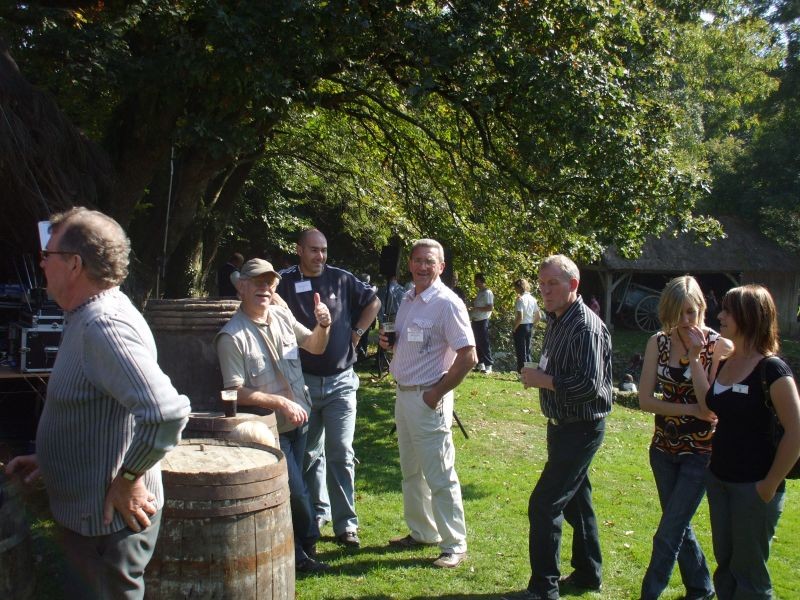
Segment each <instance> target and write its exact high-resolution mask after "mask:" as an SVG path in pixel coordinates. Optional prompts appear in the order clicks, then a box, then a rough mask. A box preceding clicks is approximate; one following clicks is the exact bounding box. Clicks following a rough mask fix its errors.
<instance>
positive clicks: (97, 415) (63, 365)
mask: <svg viewBox="0 0 800 600" xmlns="http://www.w3.org/2000/svg"><path fill="white" fill-rule="evenodd" d="M188 414H189V399H188V398H187V397H186V396H182V395H180V394H178V392H177V391H176V390H175V388H174V387H173V386H172V384H171V382H170V380H169V377H167V376H166V375H165V374H164V373H163V372H162V371H161V369H160V368H159V366H158V364H157V363H156V346H155V342H154V340H153V335H152V333H151V332H150V328H149V327H148V326H147V323H146V322H145V320H144V318H143V317H142V315H141V314H140V313H139V312H138V311H137V310H136V309H135V308H134V306H133V304H132V303H131V302H130V300H129V299H128V297H127V296H126V295H125V294H123V293H122V292H121V291H120V290H119V288H112V289H109V290H106V291H104V292H102V293H100V294H98V295H97V296H94V297H92V298H90V299H89V300H88V301H86V302H85V303H84V304H82V305H81V306H79V307H78V308H76V309H75V310H73V311H70V312H68V313H67V314H66V315H65V322H64V333H63V337H62V339H61V344H60V347H59V351H58V355H57V357H56V362H55V365H54V366H53V372H52V374H51V375H50V381H49V383H48V386H47V401H46V402H45V406H44V411H43V412H42V416H41V419H40V420H39V428H38V430H37V433H36V451H37V455H38V458H39V465H40V468H41V473H42V477H43V479H44V482H45V485H46V487H47V491H48V495H49V497H50V508H51V510H52V513H53V517H54V518H55V520H56V521H57V522H58V523H60V524H61V525H63V526H64V527H66V528H68V529H71V530H73V531H76V532H78V533H80V534H81V535H85V536H97V535H105V534H108V533H113V532H115V531H119V530H121V529H123V528H125V527H126V525H125V522H124V521H123V520H122V517H121V516H120V515H119V514H118V513H115V514H114V519H113V521H112V523H111V525H109V526H105V525H104V524H103V502H104V500H105V496H106V490H107V488H108V486H109V484H110V483H111V480H112V479H113V478H114V477H115V476H116V474H117V472H118V471H120V470H121V469H125V470H129V471H133V472H134V473H145V475H144V482H145V485H146V486H147V489H148V490H150V491H151V492H152V493H153V494H154V495H155V496H156V503H157V507H158V508H159V509H160V508H161V507H162V506H163V503H164V492H163V488H162V485H161V471H160V469H159V465H158V462H159V461H160V460H161V458H163V456H164V455H165V454H166V453H167V452H168V451H169V450H170V449H172V447H173V446H175V445H176V444H177V443H178V441H179V440H180V432H181V431H182V430H183V427H184V426H185V425H186V422H187V420H188Z"/></svg>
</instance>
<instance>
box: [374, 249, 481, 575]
mask: <svg viewBox="0 0 800 600" xmlns="http://www.w3.org/2000/svg"><path fill="white" fill-rule="evenodd" d="M408 269H409V271H410V272H411V275H412V277H413V280H414V287H413V288H412V289H411V290H409V291H408V292H407V293H406V295H405V296H404V297H403V301H402V302H401V303H400V309H399V310H398V312H397V318H396V320H395V331H396V334H395V342H394V346H390V345H389V343H388V339H387V337H386V335H385V334H383V333H381V337H380V345H381V347H382V348H383V349H384V350H393V351H394V357H393V358H392V362H391V364H390V366H389V370H390V371H391V373H392V375H394V378H395V381H396V382H397V401H396V403H395V422H396V423H397V438H398V445H399V447H400V469H401V471H402V474H403V507H404V516H405V520H406V523H407V524H408V527H409V529H410V530H411V531H410V533H409V534H408V535H406V536H403V537H399V538H395V539H393V540H391V541H390V542H389V543H390V545H392V546H398V547H401V548H415V547H419V546H423V545H434V544H438V545H439V548H440V550H441V553H440V554H439V557H438V558H437V559H436V560H435V561H434V562H433V564H434V566H436V567H442V568H452V567H457V566H458V565H459V564H461V562H462V561H463V560H464V559H465V558H466V556H467V529H466V524H465V520H464V506H463V503H462V500H461V484H460V483H459V481H458V475H456V471H455V447H454V446H453V437H452V434H451V432H450V427H451V426H452V424H453V389H454V388H455V387H456V386H457V385H458V384H459V383H461V381H462V380H463V379H464V377H465V376H466V375H467V373H469V372H470V371H471V370H472V368H473V367H474V366H475V365H476V364H477V362H478V359H477V356H476V354H475V337H474V335H473V333H472V328H471V327H470V322H469V315H468V313H467V308H466V306H465V305H464V302H463V301H462V300H461V299H460V298H459V297H458V296H456V295H455V293H453V291H452V290H450V288H448V287H447V286H445V285H444V284H443V283H442V281H441V280H440V279H439V276H440V275H441V274H442V271H444V249H443V248H442V245H441V244H440V243H439V242H437V241H436V240H431V239H421V240H417V241H416V242H414V245H413V246H412V248H411V258H410V260H409V262H408Z"/></svg>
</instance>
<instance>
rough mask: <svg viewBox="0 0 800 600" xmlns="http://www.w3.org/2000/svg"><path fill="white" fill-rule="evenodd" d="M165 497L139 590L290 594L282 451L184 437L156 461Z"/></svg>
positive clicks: (148, 593)
mask: <svg viewBox="0 0 800 600" xmlns="http://www.w3.org/2000/svg"><path fill="white" fill-rule="evenodd" d="M161 472H162V477H163V479H164V495H165V496H166V498H167V499H166V504H165V506H164V509H163V515H162V521H161V531H160V533H159V536H158V542H157V544H156V549H155V554H154V556H153V559H152V560H151V561H150V564H149V565H148V567H147V571H146V572H145V597H146V598H149V599H156V598H158V599H163V600H171V599H173V598H193V599H195V598H196V599H202V598H208V599H210V598H225V599H230V600H240V599H253V600H256V599H259V600H261V599H265V600H268V599H284V600H293V599H294V593H295V582H294V539H293V533H292V517H291V512H290V508H289V485H288V481H289V478H288V474H287V471H286V460H285V458H284V456H283V453H281V451H280V450H278V449H275V448H270V447H269V446H261V445H258V444H238V445H237V444H234V443H233V442H229V441H226V440H219V439H186V440H183V441H182V442H181V443H180V445H179V446H178V447H177V448H176V449H175V450H173V451H172V452H170V453H169V454H167V456H166V457H165V458H164V459H163V460H162V462H161Z"/></svg>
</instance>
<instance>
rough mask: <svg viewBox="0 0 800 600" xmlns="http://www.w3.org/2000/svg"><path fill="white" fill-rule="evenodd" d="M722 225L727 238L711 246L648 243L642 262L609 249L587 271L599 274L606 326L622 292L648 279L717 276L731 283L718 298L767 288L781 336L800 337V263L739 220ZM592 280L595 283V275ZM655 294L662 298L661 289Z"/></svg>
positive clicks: (665, 240)
mask: <svg viewBox="0 0 800 600" xmlns="http://www.w3.org/2000/svg"><path fill="white" fill-rule="evenodd" d="M718 219H719V221H720V222H721V223H722V226H723V229H724V230H725V234H726V237H725V238H724V239H720V240H717V241H715V242H713V243H712V244H711V245H710V246H705V245H703V244H702V243H699V242H697V241H695V240H694V238H693V237H692V236H691V235H689V234H686V233H680V234H678V235H677V237H673V236H672V235H671V234H670V233H666V234H664V235H663V236H662V237H660V238H650V239H648V240H647V242H646V243H645V245H644V247H643V248H642V253H641V255H640V256H639V258H637V259H634V260H628V259H625V258H623V257H621V256H620V255H619V254H618V253H617V251H616V249H615V248H614V247H609V248H607V249H606V251H605V252H604V253H603V256H602V258H601V259H600V261H599V262H598V263H595V264H591V265H582V270H583V271H584V272H585V273H586V272H587V271H589V272H594V273H596V275H597V278H598V279H599V288H600V290H601V295H602V297H603V298H604V299H605V301H604V302H603V303H602V306H603V311H604V314H603V318H604V320H605V322H606V323H611V321H612V315H613V314H614V311H615V310H616V309H617V308H618V306H619V290H620V289H621V288H620V286H623V285H629V284H630V282H631V281H641V280H642V279H643V278H647V277H648V276H654V275H659V276H663V277H664V278H668V277H674V276H677V275H683V274H690V275H695V276H697V277H698V278H702V277H710V276H716V281H718V282H724V283H725V285H724V286H723V287H724V289H717V290H716V291H717V292H718V294H719V293H722V292H724V291H725V290H727V289H729V288H731V287H734V286H737V285H741V284H745V283H759V284H761V285H763V286H765V287H767V288H768V289H769V290H770V292H771V293H772V296H773V298H774V299H775V304H776V307H777V309H778V322H779V325H780V330H781V335H784V336H797V335H798V334H800V323H799V322H798V321H797V309H798V299H799V298H798V295H799V294H800V257H798V256H796V255H794V254H792V253H790V252H787V251H786V250H784V249H783V248H781V247H780V246H779V245H778V244H776V243H775V242H774V241H772V240H771V239H769V238H767V237H766V236H764V235H763V234H762V233H760V232H759V231H756V230H754V229H753V228H752V227H750V226H749V225H748V224H747V223H745V222H744V221H742V220H741V219H739V218H737V217H731V216H726V217H718ZM586 274H587V275H589V276H590V277H591V275H590V273H586ZM581 285H582V286H583V282H582V283H581ZM636 285H638V284H636ZM715 287H719V285H718V286H715ZM645 289H646V288H645ZM655 291H656V292H660V287H659V288H658V289H657V290H655Z"/></svg>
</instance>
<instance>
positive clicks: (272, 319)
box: [215, 258, 331, 573]
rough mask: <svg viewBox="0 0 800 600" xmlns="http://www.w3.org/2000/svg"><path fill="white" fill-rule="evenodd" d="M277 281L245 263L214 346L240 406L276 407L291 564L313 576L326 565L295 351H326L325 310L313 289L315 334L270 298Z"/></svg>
mask: <svg viewBox="0 0 800 600" xmlns="http://www.w3.org/2000/svg"><path fill="white" fill-rule="evenodd" d="M278 279H280V276H279V275H278V273H277V272H276V271H275V269H274V268H273V267H272V263H270V262H268V261H266V260H262V259H260V258H253V259H251V260H248V261H247V262H246V263H245V264H244V266H243V267H242V272H241V274H240V275H239V281H238V282H237V283H236V287H237V290H238V293H239V297H240V298H241V299H242V303H241V304H240V305H239V310H237V311H236V313H235V314H234V315H233V317H231V319H230V321H228V323H227V324H226V325H225V326H224V327H223V328H222V330H221V331H220V332H219V333H218V334H217V337H216V339H215V345H216V349H217V356H218V358H219V365H220V369H221V371H222V382H223V385H224V386H225V388H226V389H235V390H238V395H237V401H238V403H239V405H241V406H247V407H252V408H253V411H254V412H256V413H257V414H265V411H266V410H272V411H275V415H276V417H277V421H278V434H279V435H278V438H279V440H278V441H279V444H280V447H281V451H282V452H283V454H284V455H285V456H286V468H287V472H288V475H289V503H290V506H291V511H292V528H293V530H294V540H295V543H294V555H295V569H296V570H297V571H298V572H300V573H316V572H320V571H324V570H326V569H327V568H328V565H327V564H325V563H322V562H318V561H317V560H316V555H317V552H316V543H317V540H319V526H318V525H317V521H316V518H315V514H314V507H313V506H312V503H311V495H310V494H309V491H308V487H307V485H306V483H305V480H304V479H303V463H304V460H305V450H306V438H307V436H308V423H307V421H308V411H309V410H311V401H310V398H309V396H308V390H307V389H306V386H305V382H304V381H303V371H302V369H301V368H300V354H299V349H300V348H303V349H304V350H305V351H306V352H310V353H312V354H321V353H322V352H324V350H325V347H326V346H327V344H328V335H329V331H330V326H331V315H330V311H329V310H328V307H327V306H325V304H324V303H322V302H321V301H320V298H319V296H318V295H316V294H315V295H314V298H313V302H314V318H315V321H316V323H315V326H314V329H313V331H312V330H309V329H308V328H307V327H305V326H304V325H303V324H301V323H299V322H298V321H297V320H296V319H295V318H294V315H292V313H291V311H290V310H289V309H287V308H284V307H282V306H279V305H276V304H274V303H273V302H272V290H273V289H274V288H275V281H276V280H278Z"/></svg>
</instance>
